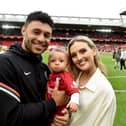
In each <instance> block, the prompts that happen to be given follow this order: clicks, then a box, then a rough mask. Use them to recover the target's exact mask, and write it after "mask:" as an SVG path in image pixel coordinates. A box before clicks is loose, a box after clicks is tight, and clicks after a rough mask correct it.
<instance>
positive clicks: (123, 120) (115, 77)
mask: <svg viewBox="0 0 126 126" xmlns="http://www.w3.org/2000/svg"><path fill="white" fill-rule="evenodd" d="M100 56H101V58H102V61H103V63H104V64H105V66H106V68H107V72H108V79H109V81H110V82H111V84H112V86H113V88H114V90H115V94H116V99H117V112H116V116H115V121H114V125H113V126H126V91H125V92H117V90H119V91H122V90H126V71H121V70H120V69H114V61H113V60H112V54H110V53H109V54H108V53H102V54H101V55H100ZM43 61H44V62H45V63H47V62H48V52H45V53H44V54H43Z"/></svg>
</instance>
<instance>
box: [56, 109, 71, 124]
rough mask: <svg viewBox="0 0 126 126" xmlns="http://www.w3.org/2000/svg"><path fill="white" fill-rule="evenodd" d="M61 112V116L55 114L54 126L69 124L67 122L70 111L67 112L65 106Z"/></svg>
mask: <svg viewBox="0 0 126 126" xmlns="http://www.w3.org/2000/svg"><path fill="white" fill-rule="evenodd" d="M62 113H63V115H62V116H59V115H56V116H55V117H54V124H55V126H68V125H69V122H70V113H69V111H68V110H67V109H66V108H65V109H64V110H63V111H62Z"/></svg>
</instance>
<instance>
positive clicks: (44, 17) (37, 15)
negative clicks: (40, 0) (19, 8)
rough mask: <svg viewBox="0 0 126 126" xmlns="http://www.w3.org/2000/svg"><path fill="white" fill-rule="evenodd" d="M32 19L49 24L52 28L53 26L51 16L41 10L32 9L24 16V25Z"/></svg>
mask: <svg viewBox="0 0 126 126" xmlns="http://www.w3.org/2000/svg"><path fill="white" fill-rule="evenodd" d="M32 21H40V22H42V23H47V24H49V25H50V26H51V27H52V28H53V27H54V22H53V20H52V18H51V16H49V15H48V14H47V13H45V12H42V11H34V12H32V13H30V14H29V15H28V16H27V18H26V21H25V25H26V26H27V25H28V24H29V23H30V22H32Z"/></svg>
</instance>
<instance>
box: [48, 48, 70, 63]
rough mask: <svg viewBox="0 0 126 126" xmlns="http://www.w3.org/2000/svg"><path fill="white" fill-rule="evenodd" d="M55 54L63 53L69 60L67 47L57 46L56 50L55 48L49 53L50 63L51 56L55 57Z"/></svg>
mask: <svg viewBox="0 0 126 126" xmlns="http://www.w3.org/2000/svg"><path fill="white" fill-rule="evenodd" d="M54 52H62V53H64V54H65V55H66V57H67V58H68V53H67V50H66V47H64V46H56V47H55V48H53V49H52V50H51V51H50V52H49V58H48V62H49V61H50V58H51V56H52V55H53V53H54Z"/></svg>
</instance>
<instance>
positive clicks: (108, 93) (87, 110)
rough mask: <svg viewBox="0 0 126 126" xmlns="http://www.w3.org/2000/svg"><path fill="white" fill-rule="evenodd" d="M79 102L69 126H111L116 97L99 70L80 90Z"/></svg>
mask: <svg viewBox="0 0 126 126" xmlns="http://www.w3.org/2000/svg"><path fill="white" fill-rule="evenodd" d="M78 79H79V78H78ZM77 81H78V80H77ZM79 102H80V105H79V110H78V111H77V112H74V113H72V117H71V123H70V126H112V125H113V121H114V117H115V112H116V97H115V93H114V90H113V88H112V86H111V84H110V82H109V81H108V80H107V78H106V77H105V76H104V75H103V74H102V73H101V71H100V70H99V69H97V70H96V72H95V73H94V75H93V76H92V77H91V78H90V80H89V81H88V83H87V84H86V85H85V87H84V88H83V89H80V101H79Z"/></svg>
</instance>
